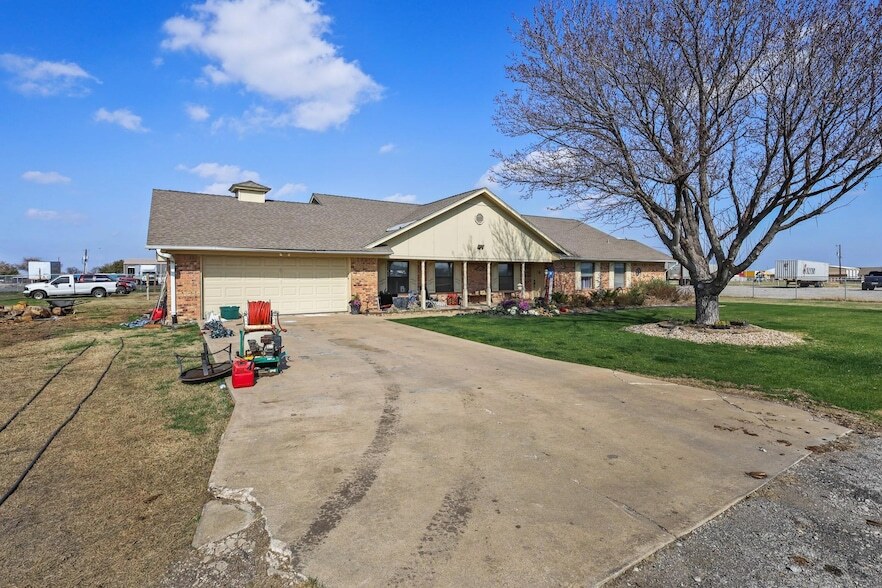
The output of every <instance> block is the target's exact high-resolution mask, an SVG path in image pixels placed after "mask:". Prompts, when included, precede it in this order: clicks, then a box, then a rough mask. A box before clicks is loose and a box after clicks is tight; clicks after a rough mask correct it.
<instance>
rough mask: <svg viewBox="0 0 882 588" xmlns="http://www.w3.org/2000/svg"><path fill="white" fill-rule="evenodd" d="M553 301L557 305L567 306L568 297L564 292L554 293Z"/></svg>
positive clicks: (552, 295)
mask: <svg viewBox="0 0 882 588" xmlns="http://www.w3.org/2000/svg"><path fill="white" fill-rule="evenodd" d="M551 301H552V302H554V303H555V304H566V302H567V295H566V294H564V293H563V292H552V293H551Z"/></svg>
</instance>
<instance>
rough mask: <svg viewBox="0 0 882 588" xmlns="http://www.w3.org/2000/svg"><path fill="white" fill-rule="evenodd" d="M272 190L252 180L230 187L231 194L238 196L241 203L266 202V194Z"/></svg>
mask: <svg viewBox="0 0 882 588" xmlns="http://www.w3.org/2000/svg"><path fill="white" fill-rule="evenodd" d="M270 189H271V188H268V187H266V186H263V185H261V184H258V183H257V182H252V181H251V180H248V181H247V182H239V183H238V184H233V185H232V186H230V192H232V193H233V194H235V195H236V198H237V199H238V200H239V202H266V193H267V192H269V191H270Z"/></svg>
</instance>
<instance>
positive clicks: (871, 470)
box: [607, 434, 882, 588]
mask: <svg viewBox="0 0 882 588" xmlns="http://www.w3.org/2000/svg"><path fill="white" fill-rule="evenodd" d="M834 446H835V447H836V449H834V450H832V451H830V452H827V453H822V454H815V455H812V456H810V457H808V458H806V459H805V460H803V461H802V462H800V463H799V464H797V465H796V466H794V467H793V468H792V469H791V470H789V471H788V472H787V473H785V474H784V475H782V476H780V477H778V478H777V479H775V480H773V481H772V482H770V483H769V484H768V485H767V486H764V487H763V488H761V489H760V490H758V491H757V492H755V493H754V494H752V495H750V496H749V497H748V498H746V499H745V500H744V501H743V502H741V503H739V504H737V505H736V506H734V507H732V508H731V509H729V510H728V511H726V512H725V513H723V514H722V515H720V516H719V517H718V518H716V519H714V520H712V521H710V522H709V523H707V524H706V525H703V526H702V527H700V528H699V529H697V530H695V531H694V532H692V533H691V534H690V535H687V536H685V537H682V538H680V539H679V540H677V541H676V542H674V543H672V544H670V545H669V546H667V547H665V548H664V549H662V550H660V551H658V552H657V553H656V554H655V555H653V556H650V557H649V558H647V559H645V560H643V561H642V562H640V563H639V564H637V565H636V566H634V567H633V568H631V569H630V570H629V571H627V572H625V573H624V574H623V575H621V576H619V577H618V578H616V579H615V580H613V581H612V582H610V583H609V584H607V586H610V587H613V588H623V587H631V586H633V587H638V586H639V587H642V588H648V587H659V588H660V587H669V586H737V587H738V588H753V587H765V586H779V587H793V588H797V587H799V588H803V587H813V586H816V587H822V586H823V587H836V586H880V585H882V581H880V578H882V527H880V526H879V525H880V524H882V522H880V521H882V438H879V437H875V438H874V437H870V436H867V435H860V434H852V435H850V436H849V437H846V438H845V439H844V440H843V441H842V442H840V443H837V444H834ZM874 578H875V579H874Z"/></svg>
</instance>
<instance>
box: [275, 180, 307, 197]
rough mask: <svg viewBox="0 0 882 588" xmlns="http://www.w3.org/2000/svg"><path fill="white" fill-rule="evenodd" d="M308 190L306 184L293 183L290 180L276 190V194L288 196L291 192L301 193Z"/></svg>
mask: <svg viewBox="0 0 882 588" xmlns="http://www.w3.org/2000/svg"><path fill="white" fill-rule="evenodd" d="M302 192H306V184H292V183H291V182H288V183H287V184H285V185H284V186H282V187H281V188H279V189H278V190H275V191H274V194H275V195H276V196H288V195H289V194H300V193H302Z"/></svg>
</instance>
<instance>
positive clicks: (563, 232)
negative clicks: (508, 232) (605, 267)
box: [524, 215, 671, 261]
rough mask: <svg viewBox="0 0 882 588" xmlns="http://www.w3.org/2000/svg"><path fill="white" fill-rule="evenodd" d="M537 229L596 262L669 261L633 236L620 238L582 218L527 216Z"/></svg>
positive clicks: (578, 257) (668, 258)
mask: <svg viewBox="0 0 882 588" xmlns="http://www.w3.org/2000/svg"><path fill="white" fill-rule="evenodd" d="M524 218H525V219H527V221H529V222H530V223H532V224H533V226H535V227H536V228H537V229H539V230H540V231H542V232H543V233H545V234H546V235H548V236H549V237H551V238H552V239H554V240H555V241H556V242H557V243H558V244H559V245H560V246H561V247H563V248H564V249H566V250H567V251H568V252H569V253H571V254H572V255H571V258H573V259H584V260H593V261H670V260H671V257H670V256H668V255H665V254H664V253H661V252H660V251H657V250H655V249H653V248H652V247H649V246H647V245H644V244H643V243H640V242H639V241H634V240H632V239H618V238H616V237H613V236H612V235H609V234H607V233H604V232H603V231H601V230H598V229H595V228H594V227H592V226H590V225H586V224H585V223H583V222H582V221H579V220H575V219H569V218H556V217H550V216H533V215H524Z"/></svg>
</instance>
